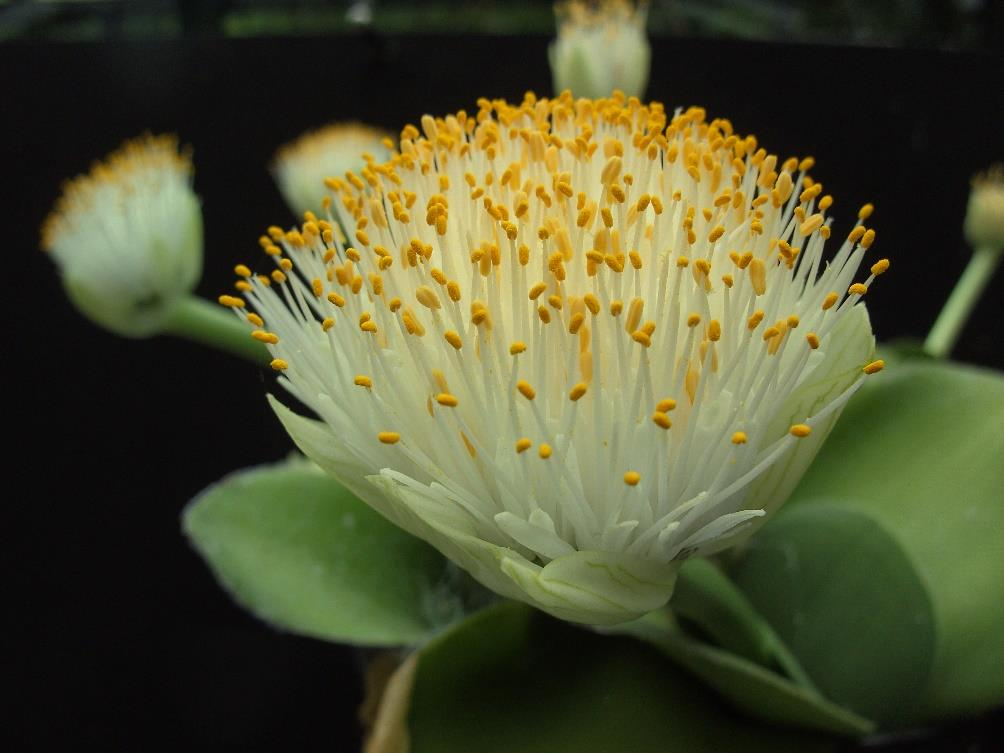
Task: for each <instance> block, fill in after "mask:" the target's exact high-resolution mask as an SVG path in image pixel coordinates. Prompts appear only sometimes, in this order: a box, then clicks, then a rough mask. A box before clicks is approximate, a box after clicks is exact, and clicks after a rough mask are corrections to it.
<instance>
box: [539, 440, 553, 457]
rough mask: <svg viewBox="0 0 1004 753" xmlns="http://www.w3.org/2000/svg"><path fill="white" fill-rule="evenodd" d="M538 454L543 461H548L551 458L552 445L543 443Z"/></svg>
mask: <svg viewBox="0 0 1004 753" xmlns="http://www.w3.org/2000/svg"><path fill="white" fill-rule="evenodd" d="M537 453H538V454H539V455H540V457H541V458H542V459H543V460H547V459H548V458H549V457H551V445H549V444H547V443H546V442H542V443H541V445H540V447H539V448H538V449H537Z"/></svg>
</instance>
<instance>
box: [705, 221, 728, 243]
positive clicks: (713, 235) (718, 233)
mask: <svg viewBox="0 0 1004 753" xmlns="http://www.w3.org/2000/svg"><path fill="white" fill-rule="evenodd" d="M723 235H725V228H724V227H723V226H722V225H719V226H718V227H716V228H715V229H714V230H712V231H711V232H710V233H708V243H714V242H715V241H717V240H718V239H719V238H721V237H722V236H723Z"/></svg>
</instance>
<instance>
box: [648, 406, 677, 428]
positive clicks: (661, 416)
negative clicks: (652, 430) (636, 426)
mask: <svg viewBox="0 0 1004 753" xmlns="http://www.w3.org/2000/svg"><path fill="white" fill-rule="evenodd" d="M652 423H654V424H655V425H656V426H658V427H659V428H661V429H668V428H669V427H671V426H672V425H673V422H672V421H670V420H669V416H667V415H666V414H665V412H663V411H658V410H657V411H656V412H655V413H653V414H652Z"/></svg>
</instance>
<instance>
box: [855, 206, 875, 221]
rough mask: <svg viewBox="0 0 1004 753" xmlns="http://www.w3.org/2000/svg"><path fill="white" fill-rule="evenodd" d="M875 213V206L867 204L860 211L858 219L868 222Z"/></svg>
mask: <svg viewBox="0 0 1004 753" xmlns="http://www.w3.org/2000/svg"><path fill="white" fill-rule="evenodd" d="M874 211H875V205H874V204H865V205H864V206H863V207H861V209H859V210H858V219H859V220H867V219H868V218H869V217H871V216H872V212H874Z"/></svg>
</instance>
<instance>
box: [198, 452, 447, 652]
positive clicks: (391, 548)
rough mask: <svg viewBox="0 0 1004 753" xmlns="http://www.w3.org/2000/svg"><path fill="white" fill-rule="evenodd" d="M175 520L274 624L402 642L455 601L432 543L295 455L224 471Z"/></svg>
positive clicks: (225, 581) (219, 573) (333, 636)
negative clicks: (180, 521)
mask: <svg viewBox="0 0 1004 753" xmlns="http://www.w3.org/2000/svg"><path fill="white" fill-rule="evenodd" d="M183 525H184V529H185V532H186V533H187V534H188V536H189V538H190V540H191V541H192V544H193V545H194V546H195V548H196V549H197V550H198V552H199V553H200V554H201V555H202V556H203V558H204V559H205V560H206V562H207V563H208V564H209V566H210V568H212V570H213V572H214V574H215V575H216V577H217V578H218V579H219V581H220V583H221V584H222V585H223V586H224V588H226V589H227V591H229V592H230V594H231V595H233V597H234V598H235V599H236V600H237V601H238V602H239V603H240V604H241V605H242V606H244V607H246V608H247V609H249V610H250V611H251V612H253V613H254V614H256V615H257V616H259V617H261V618H262V619H264V620H266V621H267V622H270V623H272V624H274V625H276V626H277V627H280V628H283V629H287V630H291V631H293V632H296V633H302V634H304V635H310V636H313V637H316V638H322V639H326V640H333V641H346V642H350V643H357V644H363V645H396V644H411V643H416V642H418V641H421V640H423V639H425V638H426V637H427V636H428V635H429V634H430V632H431V631H432V630H434V629H435V628H436V627H438V626H441V625H443V624H445V623H447V622H449V621H450V620H452V619H455V618H457V617H459V616H460V614H461V611H462V609H461V605H460V603H459V599H458V598H457V597H456V596H455V595H454V594H453V592H452V589H451V587H450V582H451V578H452V577H454V576H453V575H452V573H453V570H452V568H451V567H450V566H449V565H448V564H447V562H446V561H445V560H444V559H443V557H442V556H440V555H439V553H437V552H436V551H435V550H434V549H433V548H432V547H430V546H429V545H427V544H425V543H424V542H422V541H419V540H418V539H416V538H414V537H413V536H411V535H409V534H407V533H406V532H404V531H402V530H401V529H399V528H398V527H396V526H394V525H393V524H391V523H389V522H387V521H386V520H385V519H384V518H383V517H381V516H380V515H379V514H378V513H376V512H375V511H373V510H372V509H370V508H369V507H368V506H367V505H365V504H364V503H363V502H361V501H359V500H358V499H357V498H356V497H354V496H353V495H352V494H351V493H350V492H349V491H348V490H346V489H345V488H344V487H343V486H341V485H340V484H339V483H338V482H336V481H334V480H332V479H330V478H328V477H327V476H325V475H324V474H323V473H321V472H320V471H319V470H318V469H316V468H315V467H314V466H312V465H310V464H309V463H307V462H306V461H303V460H299V461H294V462H289V463H280V464H277V465H272V466H262V467H260V468H253V469H250V470H246V471H241V472H238V473H235V474H233V475H231V476H228V477H226V478H224V479H223V480H222V481H220V482H219V483H217V484H215V485H214V486H211V487H209V488H208V489H206V490H205V491H204V492H203V493H202V494H200V495H199V496H198V497H197V498H196V499H195V500H193V501H192V502H191V503H190V504H189V506H188V507H187V509H186V510H185V513H184V516H183Z"/></svg>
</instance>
